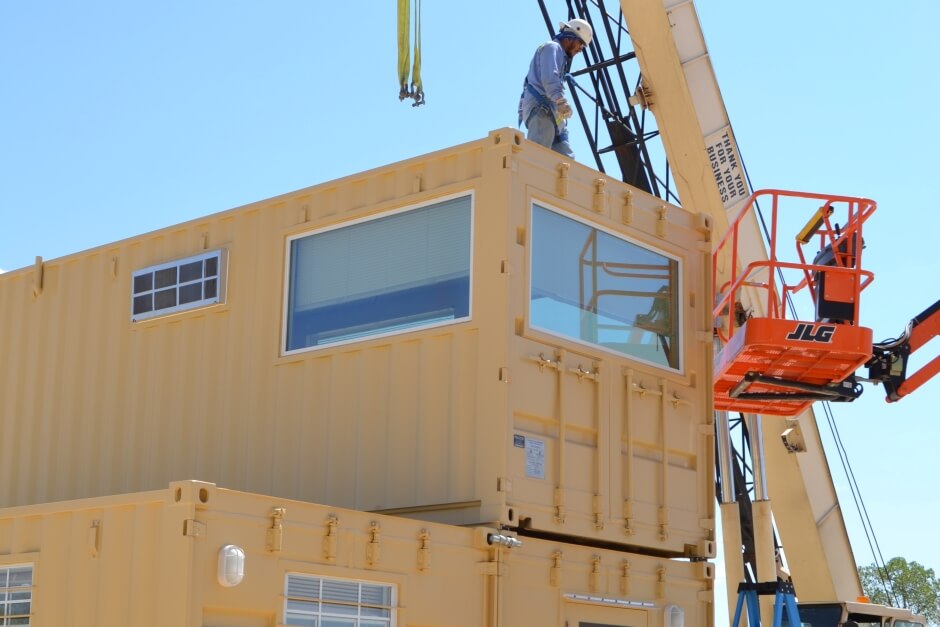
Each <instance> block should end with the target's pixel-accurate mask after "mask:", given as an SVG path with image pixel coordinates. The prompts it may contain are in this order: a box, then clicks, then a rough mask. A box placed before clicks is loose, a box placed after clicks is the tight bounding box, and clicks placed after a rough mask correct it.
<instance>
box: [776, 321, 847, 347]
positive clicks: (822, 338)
mask: <svg viewBox="0 0 940 627" xmlns="http://www.w3.org/2000/svg"><path fill="white" fill-rule="evenodd" d="M813 326H815V325H813V324H810V323H807V322H801V323H799V324H798V325H796V329H794V330H793V333H791V334H789V335H788V336H787V339H788V340H801V341H803V342H824V343H829V342H831V341H832V334H833V333H835V332H836V327H835V326H834V325H825V324H824V325H821V326H819V327H818V328H817V329H816V330H815V331H813Z"/></svg>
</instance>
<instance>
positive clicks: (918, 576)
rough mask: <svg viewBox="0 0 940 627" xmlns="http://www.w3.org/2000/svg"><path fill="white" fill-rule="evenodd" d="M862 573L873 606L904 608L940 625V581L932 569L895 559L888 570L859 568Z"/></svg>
mask: <svg viewBox="0 0 940 627" xmlns="http://www.w3.org/2000/svg"><path fill="white" fill-rule="evenodd" d="M858 574H859V577H860V578H861V580H862V588H863V589H864V590H865V594H866V595H868V597H869V598H870V599H871V600H872V603H879V604H881V605H891V606H894V607H904V608H907V609H909V610H911V611H912V612H914V613H916V614H923V615H924V616H926V617H927V622H928V623H930V624H931V625H940V579H937V577H936V576H935V575H934V571H933V569H932V568H926V567H924V566H921V565H920V564H918V563H917V562H908V561H907V560H906V559H904V558H903V557H894V558H891V559H890V560H888V563H887V564H885V568H884V569H880V568H878V566H877V565H875V564H871V565H870V566H863V567H861V568H859V569H858Z"/></svg>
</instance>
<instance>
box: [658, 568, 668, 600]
mask: <svg viewBox="0 0 940 627" xmlns="http://www.w3.org/2000/svg"><path fill="white" fill-rule="evenodd" d="M656 598H657V599H665V598H666V567H665V566H660V567H659V569H657V571H656Z"/></svg>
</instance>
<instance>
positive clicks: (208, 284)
mask: <svg viewBox="0 0 940 627" xmlns="http://www.w3.org/2000/svg"><path fill="white" fill-rule="evenodd" d="M226 261H227V255H226V251H225V249H219V250H213V251H209V252H205V253H201V254H198V255H193V256H192V257H186V258H185V259H177V260H175V261H170V262H168V263H162V264H160V265H156V266H150V267H149V268H142V269H140V270H137V271H135V272H134V274H133V275H132V277H131V320H132V321H133V322H138V321H140V320H147V319H148V318H154V317H156V316H164V315H167V314H171V313H177V312H180V311H186V310H188V309H195V308H196V307H205V306H207V305H215V304H217V303H222V302H225V270H226Z"/></svg>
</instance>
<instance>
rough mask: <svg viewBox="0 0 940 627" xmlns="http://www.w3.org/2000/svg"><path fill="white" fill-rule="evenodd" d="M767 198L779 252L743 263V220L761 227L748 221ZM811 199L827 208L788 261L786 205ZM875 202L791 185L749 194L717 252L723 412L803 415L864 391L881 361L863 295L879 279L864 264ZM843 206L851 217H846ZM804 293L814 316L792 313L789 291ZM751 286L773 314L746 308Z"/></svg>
mask: <svg viewBox="0 0 940 627" xmlns="http://www.w3.org/2000/svg"><path fill="white" fill-rule="evenodd" d="M758 200H761V201H766V200H769V203H770V205H771V219H770V233H769V246H768V249H769V258H768V259H767V260H763V261H756V262H753V263H750V264H748V265H747V266H744V267H739V263H738V262H739V255H738V246H739V244H741V243H743V241H742V236H741V231H742V225H745V224H746V225H748V226H749V227H752V228H753V227H754V225H755V224H756V222H754V221H747V219H748V217H749V216H751V214H753V212H754V211H755V207H756V206H757V202H758ZM800 201H802V202H800ZM810 202H811V203H812V204H811V205H809V206H810V207H818V208H816V210H815V212H814V213H812V215H811V217H810V219H809V221H808V222H807V223H806V225H805V226H804V227H803V228H802V229H801V230H800V232H799V234H798V235H797V237H796V251H795V254H794V255H792V256H791V257H790V260H786V259H785V258H784V256H783V254H782V251H781V250H780V247H779V246H778V244H779V243H780V239H781V238H780V234H779V232H778V222H780V218H781V217H783V214H782V212H783V211H784V205H786V206H787V209H790V207H791V205H792V206H800V205H802V206H803V207H804V208H805V207H806V206H807V203H810ZM875 207H876V205H875V202H874V201H872V200H868V199H865V198H854V197H849V196H834V195H824V194H812V193H804V192H793V191H783V190H762V191H759V192H756V193H754V194H753V195H752V196H751V197H750V198H749V199H748V201H747V203H746V204H745V206H744V207H743V208H742V210H741V212H740V213H739V214H738V216H737V218H735V220H734V222H733V223H732V224H731V228H730V229H729V231H728V232H727V234H726V235H725V237H724V238H723V239H722V240H721V242H719V244H718V246H717V248H716V249H715V253H714V256H713V263H712V278H713V280H714V281H715V283H714V284H715V285H720V287H719V289H718V293H719V294H720V298H719V300H718V303H717V305H716V307H715V310H714V314H715V320H716V333H717V335H718V337H719V339H720V340H721V343H722V348H721V349H720V351H718V353H717V354H716V357H715V408H716V409H719V410H725V411H738V412H750V413H759V414H770V415H778V416H793V415H796V414H798V413H799V412H801V411H803V409H805V408H806V407H807V406H808V405H810V404H811V403H813V402H814V401H817V400H831V401H851V400H854V399H855V398H857V397H858V396H859V395H860V394H861V384H860V383H859V382H858V381H857V380H856V379H855V377H854V373H855V371H856V370H857V369H858V368H859V367H861V366H863V365H864V364H866V363H867V362H868V361H869V360H870V359H871V358H872V331H871V329H869V328H866V327H862V326H859V324H858V319H859V315H858V314H859V300H860V299H859V296H860V294H861V292H862V290H864V289H865V287H867V286H868V285H869V284H870V283H871V281H872V279H873V278H874V276H873V274H872V273H871V272H868V271H866V270H863V269H862V266H861V263H862V249H863V248H864V240H863V238H862V226H863V225H864V223H865V221H866V220H867V219H868V218H869V217H870V216H871V214H872V213H873V212H874V211H875ZM839 210H841V211H843V212H844V218H842V219H840V220H839V222H837V221H836V216H835V214H836V212H837V211H839ZM790 215H792V214H788V215H787V216H785V217H788V218H789V217H790ZM755 217H756V216H755ZM797 217H798V214H797ZM814 240H816V241H818V243H819V246H818V249H817V250H816V251H814V253H813V256H812V259H811V260H807V253H806V252H805V251H804V248H806V247H807V245H808V244H810V243H811V242H813V241H814ZM723 269H724V270H725V271H724V272H723V273H722V272H720V270H723ZM729 275H730V278H728V279H727V280H725V281H724V283H723V284H720V283H719V281H720V280H721V278H722V277H728V276H729ZM802 291H808V292H809V294H810V297H811V300H812V303H813V306H814V309H815V317H814V319H812V320H805V319H799V318H796V317H795V316H792V317H788V316H787V309H786V305H787V304H788V302H789V297H790V296H791V295H795V294H797V293H798V292H802ZM742 292H748V293H749V296H750V297H751V299H750V302H751V303H754V304H755V308H756V307H757V306H759V305H758V303H761V304H762V305H763V311H764V312H765V313H763V314H762V315H756V314H754V315H752V313H751V312H748V311H746V310H745V309H744V307H743V305H742V304H741V303H742V300H741V297H742Z"/></svg>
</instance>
